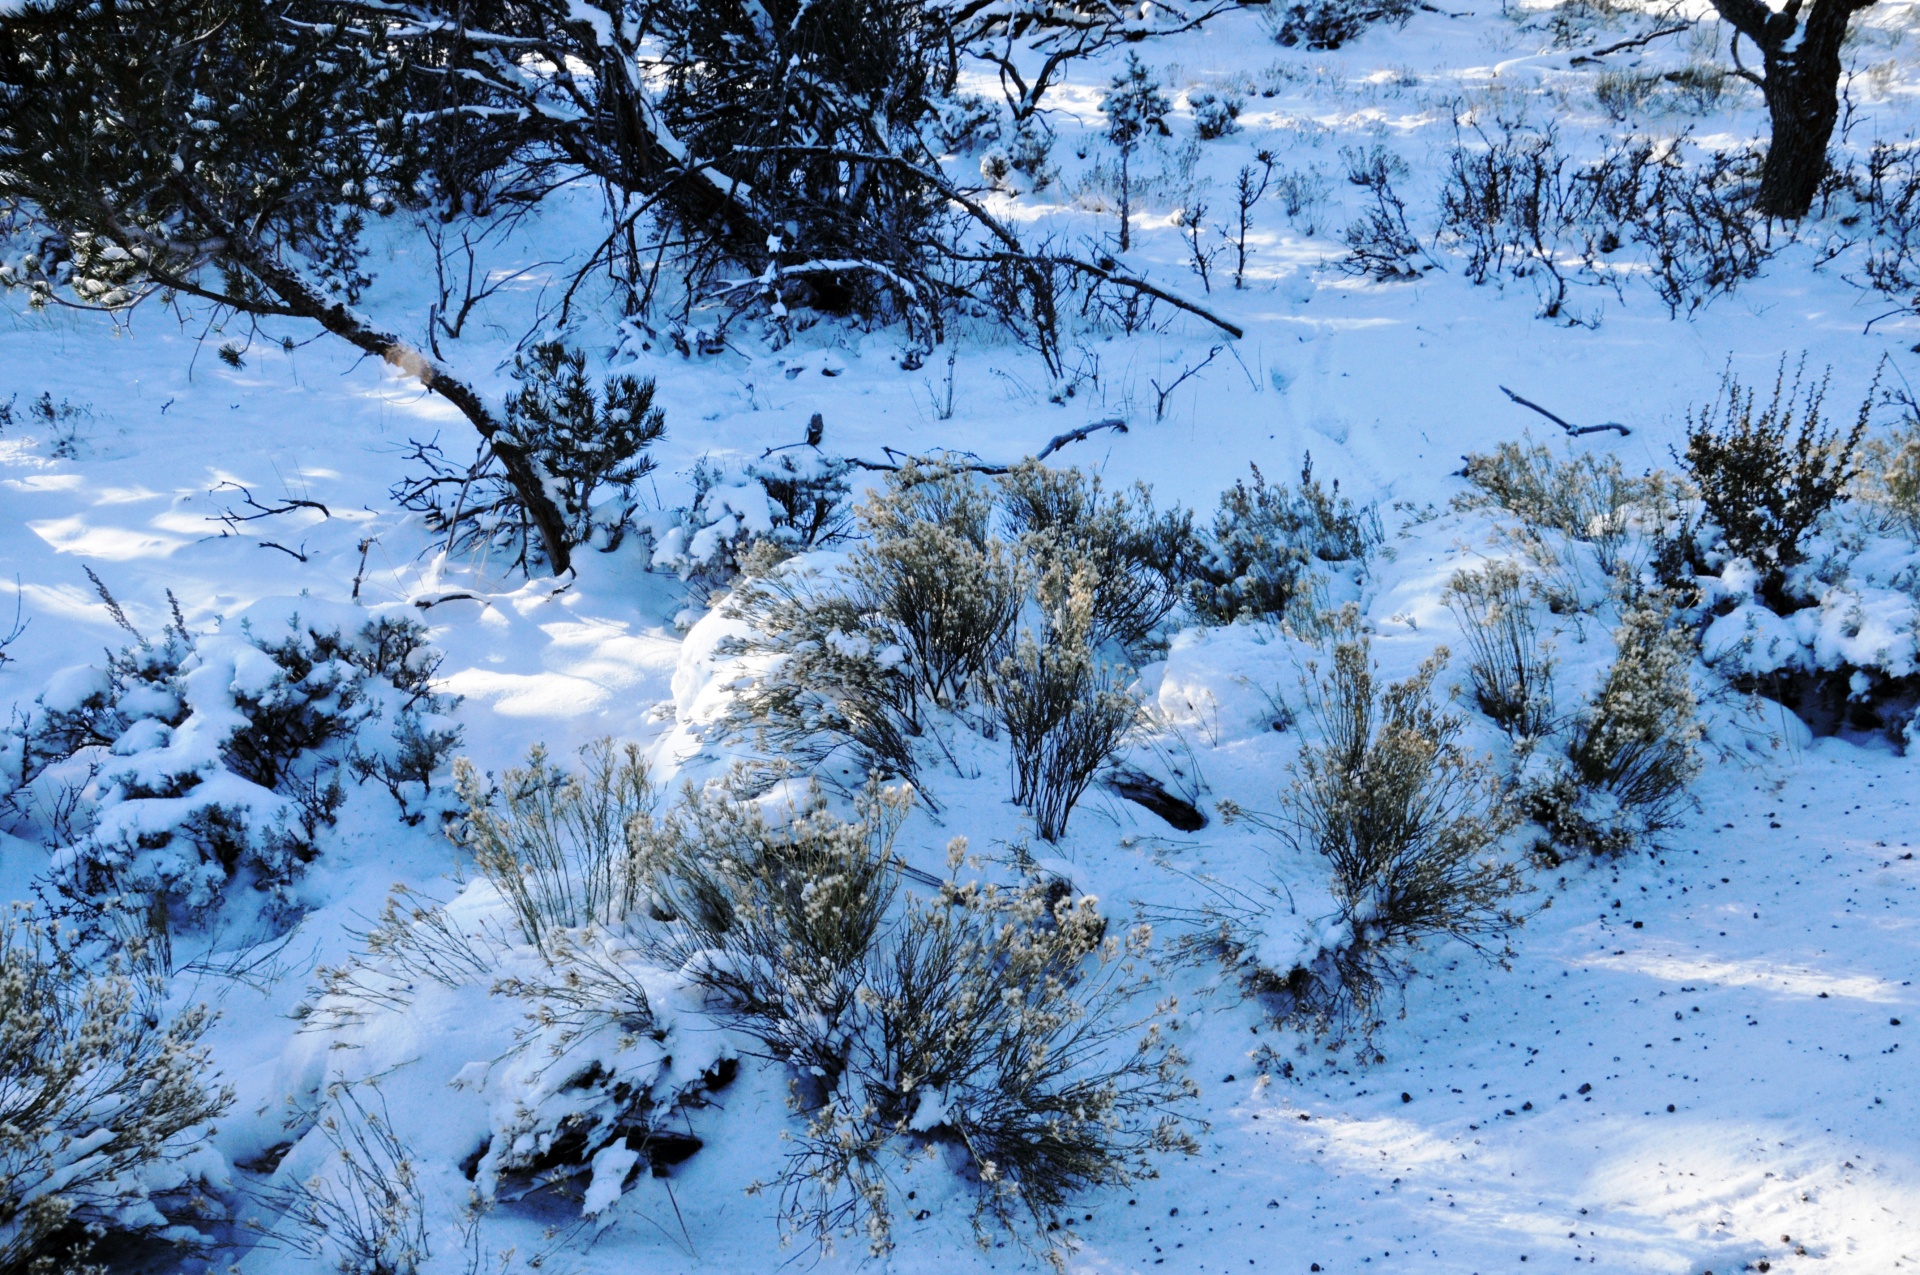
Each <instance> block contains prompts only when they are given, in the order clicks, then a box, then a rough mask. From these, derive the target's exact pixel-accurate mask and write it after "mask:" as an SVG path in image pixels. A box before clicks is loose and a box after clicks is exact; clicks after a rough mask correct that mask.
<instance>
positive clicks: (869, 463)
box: [846, 349, 1219, 476]
mask: <svg viewBox="0 0 1920 1275" xmlns="http://www.w3.org/2000/svg"><path fill="white" fill-rule="evenodd" d="M1214 353H1215V354H1218V353H1219V350H1218V349H1215V351H1214ZM1103 429H1110V430H1113V431H1114V432H1115V433H1117V434H1124V433H1126V432H1127V423H1126V422H1125V421H1123V420H1121V419H1120V418H1119V417H1117V416H1115V417H1110V418H1108V419H1107V420H1104V421H1095V422H1094V423H1093V424H1091V425H1082V426H1081V427H1080V428H1079V429H1070V430H1068V431H1067V432H1066V433H1064V434H1056V435H1054V436H1053V438H1052V439H1050V440H1049V441H1048V443H1047V445H1046V446H1045V447H1042V448H1041V449H1040V450H1039V451H1037V452H1035V453H1034V456H1033V459H1035V460H1045V459H1046V458H1047V457H1049V456H1051V455H1053V454H1054V453H1055V452H1057V451H1059V450H1060V449H1061V448H1062V447H1065V446H1066V445H1067V444H1068V443H1079V442H1084V441H1085V440H1087V439H1088V438H1091V437H1092V436H1093V435H1095V434H1097V433H1099V432H1100V431H1101V430H1103ZM880 450H881V452H882V454H884V455H885V456H886V458H887V459H886V460H884V461H879V460H862V459H861V458H860V457H858V456H849V457H847V458H846V461H847V464H849V465H852V466H854V467H855V468H857V469H865V470H868V471H871V472H874V473H882V474H891V473H894V472H895V471H897V470H899V469H900V468H901V466H903V465H906V464H909V463H912V462H916V461H926V460H929V459H933V458H936V457H940V456H972V455H973V453H972V452H933V453H928V454H918V453H914V452H903V451H898V450H896V449H895V448H892V447H883V448H881V449H880ZM939 463H941V464H944V465H946V466H947V467H948V468H950V469H958V470H961V471H963V472H965V473H969V474H987V475H989V476H991V475H994V474H1005V473H1009V472H1011V471H1012V469H1013V466H1012V465H995V464H990V463H988V462H986V461H982V460H979V459H978V458H977V457H976V458H975V459H974V460H971V461H965V462H962V463H960V464H954V463H953V462H951V461H940V462H939Z"/></svg>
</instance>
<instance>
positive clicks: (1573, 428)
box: [1500, 385, 1633, 438]
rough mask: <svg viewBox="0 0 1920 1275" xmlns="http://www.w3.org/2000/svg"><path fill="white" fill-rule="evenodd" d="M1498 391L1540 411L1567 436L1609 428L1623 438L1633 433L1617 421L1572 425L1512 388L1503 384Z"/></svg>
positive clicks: (1522, 404)
mask: <svg viewBox="0 0 1920 1275" xmlns="http://www.w3.org/2000/svg"><path fill="white" fill-rule="evenodd" d="M1500 392H1501V393H1502V394H1505V395H1506V396H1507V397H1508V398H1510V399H1512V400H1513V401H1514V402H1516V403H1518V404H1519V405H1520V406H1522V407H1525V408H1530V409H1532V410H1533V411H1536V412H1538V413H1540V415H1542V416H1544V417H1546V418H1547V419H1548V420H1550V421H1552V422H1553V423H1554V424H1555V425H1558V426H1559V427H1560V428H1561V429H1564V430H1566V431H1567V434H1568V436H1569V437H1572V438H1578V437H1579V436H1580V435H1582V434H1600V433H1604V432H1605V431H1607V430H1610V429H1616V430H1619V431H1620V437H1622V438H1625V437H1626V436H1627V435H1628V434H1631V433H1633V431H1632V430H1630V429H1628V428H1627V427H1626V426H1625V425H1622V424H1620V423H1619V422H1618V421H1607V422H1606V423H1604V424H1601V425H1574V424H1571V423H1570V422H1567V421H1564V420H1562V419H1561V418H1559V417H1558V416H1555V415H1554V414H1553V413H1552V412H1549V411H1548V410H1547V409H1546V408H1544V407H1542V406H1540V405H1539V404H1538V403H1535V402H1533V401H1532V400H1530V399H1524V398H1521V397H1520V396H1519V395H1518V394H1515V393H1514V392H1513V391H1512V390H1510V389H1508V388H1507V387H1506V386H1504V385H1502V386H1501V387H1500Z"/></svg>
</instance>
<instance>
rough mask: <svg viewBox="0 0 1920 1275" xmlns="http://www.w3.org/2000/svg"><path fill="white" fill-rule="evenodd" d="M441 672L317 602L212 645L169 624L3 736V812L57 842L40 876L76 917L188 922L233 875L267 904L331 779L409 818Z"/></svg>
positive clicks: (432, 733)
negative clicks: (82, 906)
mask: <svg viewBox="0 0 1920 1275" xmlns="http://www.w3.org/2000/svg"><path fill="white" fill-rule="evenodd" d="M115 609H116V610H117V607H116V608H115ZM127 627H129V628H131V626H130V625H129V626H127ZM135 636H136V637H138V635H137V634H136V635H135ZM438 666H439V657H438V655H437V654H436V653H435V652H434V651H433V649H432V648H431V647H429V646H428V645H427V642H426V629H425V627H424V626H422V625H421V624H420V623H419V622H417V621H415V620H411V619H406V618H402V617H392V616H378V617H374V618H372V619H369V618H367V616H366V613H365V612H364V611H361V610H359V609H357V608H344V607H331V606H328V605H327V604H324V603H320V602H317V601H314V600H312V599H306V598H301V599H297V600H280V601H270V602H265V603H261V604H258V605H256V606H254V607H252V608H250V609H249V610H248V612H247V613H246V614H245V615H243V616H242V617H241V618H240V619H239V620H238V621H237V622H236V623H234V624H230V625H228V626H227V627H226V628H225V629H224V630H221V631H215V632H212V633H201V634H196V633H193V632H191V631H189V630H188V629H187V627H186V626H185V624H184V623H183V622H182V621H181V620H180V618H179V617H178V615H177V614H176V616H175V619H174V621H173V623H172V624H170V625H169V626H168V628H167V629H166V631H165V632H164V633H163V634H162V635H161V637H160V639H158V640H155V641H149V640H147V639H144V638H139V640H137V641H136V642H135V643H134V644H133V645H131V646H128V647H127V648H125V649H123V650H122V651H120V652H118V653H117V654H115V653H110V654H109V655H108V658H107V661H106V663H105V665H104V666H91V667H83V668H75V669H68V670H66V671H65V672H63V673H60V674H58V675H56V676H55V678H54V679H53V681H52V682H51V684H50V685H49V686H48V687H47V689H46V690H45V691H44V692H42V694H41V695H40V697H39V698H38V699H37V700H36V702H35V704H34V706H33V708H32V710H31V711H30V712H29V713H27V714H26V716H25V718H24V719H23V720H22V721H21V722H20V723H19V725H18V726H17V728H16V729H17V732H18V737H19V742H20V747H19V750H18V764H19V766H20V769H19V771H18V772H17V774H16V775H15V776H14V783H13V785H12V788H13V790H12V792H11V794H10V795H9V797H8V798H7V800H8V804H9V805H10V807H11V808H12V809H13V810H14V811H15V812H16V813H17V814H19V815H20V816H21V817H22V818H23V819H24V820H25V822H26V823H27V824H28V826H29V827H30V828H32V829H33V830H34V831H37V832H38V833H39V834H40V835H42V836H43V837H48V838H50V839H53V840H54V841H55V842H56V844H58V843H61V842H64V843H65V844H58V849H57V851H56V854H55V856H54V860H53V863H52V872H53V877H54V880H55V883H56V884H57V885H58V887H59V888H60V889H61V890H62V892H64V893H66V894H67V895H68V896H69V897H70V898H72V899H75V900H76V901H96V902H97V901H102V900H106V899H110V898H113V897H116V896H122V895H140V896H146V897H147V898H148V899H149V900H150V901H151V902H153V904H154V905H155V906H156V907H158V908H160V909H161V911H160V913H159V914H158V915H164V914H165V911H166V910H167V909H168V908H169V907H177V908H179V909H181V910H183V911H184V912H185V913H188V914H191V913H195V912H200V911H204V910H205V909H207V908H209V907H211V906H212V905H213V904H215V903H216V902H217V901H218V900H219V899H220V898H221V896H222V895H223V893H224V892H225V890H226V888H227V885H228V883H229V881H231V880H233V879H235V878H236V877H241V878H245V879H247V880H248V882H249V883H250V884H251V885H253V886H255V887H256V888H258V889H261V890H266V891H269V892H270V893H273V894H275V895H276V896H277V895H278V894H279V893H280V892H281V891H283V889H284V887H285V886H286V885H287V884H288V883H290V882H291V881H292V880H293V879H294V878H295V877H296V876H297V875H298V874H299V872H300V870H301V868H302V866H303V865H304V864H306V863H307V862H308V861H309V860H311V859H312V858H313V856H314V855H315V854H316V853H318V850H319V846H318V837H319V834H320V832H321V830H322V829H323V828H325V827H328V826H330V825H331V824H332V822H333V821H334V818H335V816H336V814H337V812H338V810H339V808H340V806H341V804H342V802H344V801H345V799H346V792H345V788H344V786H343V785H342V783H341V774H342V772H343V771H345V772H347V773H351V774H356V775H359V776H361V777H362V778H365V777H377V778H379V779H380V780H381V782H382V783H383V784H385V785H386V786H387V787H388V788H389V790H390V791H391V792H393V794H394V795H395V797H396V798H399V799H401V803H402V804H401V811H402V814H403V816H405V817H408V818H409V819H416V818H417V810H410V809H409V805H410V804H413V805H416V806H417V804H418V803H419V802H422V801H425V800H426V799H427V798H428V797H429V795H430V790H429V788H428V785H429V783H430V781H431V777H432V774H433V772H434V770H435V769H436V768H437V767H438V766H439V765H440V764H441V763H442V762H443V761H444V760H445V758H446V756H447V754H448V753H449V752H451V750H452V749H453V748H454V746H455V745H456V744H457V742H458V739H459V731H458V728H457V727H455V726H454V725H453V724H452V722H451V721H450V720H448V718H447V716H446V715H447V714H448V713H449V712H451V711H452V708H453V706H454V703H455V701H454V699H453V698H452V697H451V696H447V695H442V694H439V693H437V692H435V691H434V690H433V689H432V683H433V677H434V673H435V671H436V670H437V668H438ZM55 816H57V817H55Z"/></svg>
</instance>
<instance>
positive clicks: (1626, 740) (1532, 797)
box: [1527, 594, 1702, 853]
mask: <svg viewBox="0 0 1920 1275" xmlns="http://www.w3.org/2000/svg"><path fill="white" fill-rule="evenodd" d="M1613 640H1614V646H1615V651H1616V654H1615V656H1614V660H1613V664H1612V665H1611V667H1609V668H1608V670H1607V676H1606V680H1605V681H1604V682H1603V683H1602V684H1601V686H1600V688H1599V690H1598V691H1596V692H1595V693H1594V696H1593V699H1592V700H1591V701H1590V702H1589V703H1588V704H1587V706H1586V707H1585V708H1584V709H1582V710H1581V712H1580V714H1579V717H1578V718H1577V720H1576V721H1575V723H1574V725H1573V728H1572V731H1571V733H1570V735H1569V737H1568V739H1567V749H1566V762H1567V765H1566V766H1565V767H1561V768H1557V769H1556V770H1554V771H1553V773H1552V774H1551V775H1550V777H1549V778H1548V779H1547V780H1546V781H1545V782H1543V783H1541V784H1537V785H1535V786H1534V788H1533V790H1532V791H1531V793H1530V794H1529V796H1528V797H1527V801H1528V805H1529V808H1530V813H1531V814H1532V815H1533V817H1534V818H1535V820H1536V821H1538V822H1539V823H1540V824H1541V825H1542V826H1543V827H1545V828H1546V829H1547V832H1548V834H1549V835H1550V836H1551V838H1552V839H1553V842H1554V843H1555V844H1557V845H1560V846H1564V847H1566V848H1569V849H1573V850H1578V851H1584V852H1589V853H1618V852H1620V851H1623V850H1627V849H1629V848H1631V847H1633V846H1634V845H1637V844H1639V843H1641V842H1644V841H1646V840H1648V839H1649V838H1652V837H1654V836H1656V835H1657V834H1659V833H1660V832H1661V831H1663V830H1665V829H1667V828H1670V827H1672V826H1673V825H1674V824H1675V823H1676V822H1677V821H1678V820H1679V818H1680V816H1681V814H1682V813H1683V812H1684V811H1685V809H1686V807H1687V805H1688V804H1689V802H1690V800H1691V798H1690V796H1689V795H1688V791H1687V790H1688V788H1689V786H1690V785H1691V784H1692V783H1693V780H1694V778H1695V777H1696V776H1697V775H1698V774H1699V773H1700V766H1701V761H1700V754H1699V750H1698V748H1697V747H1696V745H1697V744H1698V742H1699V740H1700V738H1701V734H1702V731H1701V729H1700V725H1699V721H1698V699H1697V697H1696V695H1695V693H1694V689H1693V681H1692V677H1691V669H1692V666H1693V659H1694V641H1693V636H1692V634H1691V633H1689V632H1688V631H1687V630H1686V629H1684V628H1682V627H1680V625H1679V624H1678V621H1677V617H1676V616H1675V614H1674V611H1673V608H1672V605H1671V604H1670V602H1669V601H1668V600H1667V599H1666V598H1665V597H1663V596H1661V595H1658V594H1643V595H1640V596H1630V597H1628V598H1627V599H1626V600H1625V601H1624V602H1623V604H1622V607H1621V614H1620V624H1619V627H1618V628H1617V629H1616V630H1615V631H1614V635H1613Z"/></svg>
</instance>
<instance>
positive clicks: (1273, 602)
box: [1192, 456, 1383, 622]
mask: <svg viewBox="0 0 1920 1275" xmlns="http://www.w3.org/2000/svg"><path fill="white" fill-rule="evenodd" d="M1382 539H1383V535H1382V532H1381V529H1380V520H1379V517H1378V516H1377V515H1376V514H1375V513H1374V510H1373V507H1372V506H1371V505H1355V504H1354V503H1353V501H1352V500H1351V499H1349V498H1348V497H1346V496H1342V495H1341V494H1340V484H1339V482H1338V481H1336V482H1335V483H1334V484H1333V486H1332V488H1331V489H1328V488H1325V487H1322V486H1321V485H1320V482H1319V480H1317V479H1316V478H1314V476H1313V458H1312V457H1311V456H1309V457H1308V458H1307V462H1306V464H1305V465H1304V466H1303V467H1302V468H1301V471H1300V485H1299V487H1298V488H1295V489H1293V490H1288V488H1287V486H1286V484H1284V483H1274V484H1272V485H1271V486H1269V485H1268V483H1267V481H1266V479H1265V478H1264V477H1262V475H1261V473H1260V467H1259V466H1258V465H1255V466H1253V481H1252V483H1251V485H1249V484H1248V483H1247V482H1245V481H1244V480H1243V481H1240V482H1236V483H1235V484H1234V485H1233V486H1232V487H1230V488H1228V489H1227V490H1226V491H1225V492H1223V493H1221V496H1220V508H1219V510H1218V512H1216V513H1215V515H1214V519H1213V531H1212V535H1211V536H1210V537H1208V538H1207V540H1206V543H1205V546H1204V550H1203V554H1204V556H1203V558H1202V560H1201V563H1200V567H1199V570H1198V572H1197V575H1198V577H1199V579H1198V580H1197V581H1196V582H1195V584H1194V586H1193V590H1192V601H1193V606H1194V609H1195V610H1197V611H1198V612H1200V614H1201V615H1203V616H1205V617H1207V618H1208V619H1211V620H1215V621H1220V622H1230V621H1233V620H1236V619H1241V618H1256V619H1265V618H1273V617H1279V616H1284V615H1286V614H1287V613H1288V611H1289V609H1291V608H1292V607H1294V606H1295V605H1296V604H1298V603H1310V602H1311V601H1312V600H1313V599H1312V589H1313V581H1314V567H1315V565H1316V564H1318V563H1339V564H1342V565H1343V566H1345V567H1347V568H1349V569H1350V570H1353V571H1356V572H1358V571H1364V570H1365V568H1366V563H1367V560H1368V559H1369V558H1370V557H1372V555H1373V552H1374V550H1375V549H1377V548H1378V547H1379V545H1380V542H1381V540H1382Z"/></svg>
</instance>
